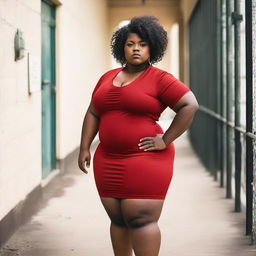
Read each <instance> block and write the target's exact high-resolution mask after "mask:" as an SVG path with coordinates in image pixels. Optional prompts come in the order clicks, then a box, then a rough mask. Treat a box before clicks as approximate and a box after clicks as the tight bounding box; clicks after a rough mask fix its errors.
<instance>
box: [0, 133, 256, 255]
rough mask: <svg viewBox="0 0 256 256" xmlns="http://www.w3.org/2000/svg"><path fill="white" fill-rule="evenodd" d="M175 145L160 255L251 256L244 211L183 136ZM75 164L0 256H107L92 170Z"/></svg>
mask: <svg viewBox="0 0 256 256" xmlns="http://www.w3.org/2000/svg"><path fill="white" fill-rule="evenodd" d="M93 145H94V147H93V149H95V146H96V145H95V144H93ZM175 146H176V160H175V172H174V176H173V180H172V183H171V185H170V188H169V191H168V194H167V198H166V201H165V205H164V208H163V212H162V216H161V218H160V221H159V225H160V229H161V231H162V245H161V250H160V255H161V256H231V255H232V256H255V255H256V248H255V247H253V246H251V245H250V239H249V236H245V235H244V233H245V231H244V222H245V219H244V218H245V217H244V215H245V214H244V210H243V211H242V212H241V213H235V212H233V207H234V206H233V205H234V203H233V199H226V198H225V189H223V188H219V185H218V182H215V181H214V180H213V178H212V177H211V176H209V174H208V172H206V171H205V169H204V167H203V166H202V165H201V163H200V162H199V160H198V158H197V157H196V155H195V154H194V152H193V150H192V148H191V147H190V144H189V141H188V139H187V134H183V135H182V136H181V137H179V138H178V139H177V140H176V141H175ZM76 161H77V160H76V159H73V161H72V162H70V165H69V167H68V172H66V173H65V174H64V175H58V176H56V177H55V178H54V179H53V180H52V181H51V182H50V183H49V184H48V185H47V188H46V190H45V193H44V202H43V207H42V209H41V210H40V211H39V212H38V213H37V214H36V215H34V216H33V217H32V219H31V220H30V221H29V222H28V223H27V224H25V225H24V226H22V227H21V228H20V229H18V231H17V232H16V233H15V234H14V235H13V236H12V237H11V238H10V239H9V241H8V242H7V243H6V244H5V246H4V247H3V248H2V249H1V251H0V252H1V253H0V255H1V256H14V255H19V256H72V255H75V256H91V255H96V256H111V255H113V253H112V248H111V242H110V237H109V220H108V217H107V215H106V214H105V212H104V209H103V207H102V206H101V203H100V200H99V197H98V195H97V192H96V187H95V184H94V179H93V172H92V166H91V167H90V169H89V174H88V175H87V176H86V175H85V174H83V173H82V172H81V171H80V170H79V169H78V167H77V164H76Z"/></svg>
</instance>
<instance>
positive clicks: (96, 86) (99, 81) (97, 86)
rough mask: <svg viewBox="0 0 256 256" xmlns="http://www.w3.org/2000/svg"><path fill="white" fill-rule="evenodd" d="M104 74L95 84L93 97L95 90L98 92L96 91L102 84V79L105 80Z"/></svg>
mask: <svg viewBox="0 0 256 256" xmlns="http://www.w3.org/2000/svg"><path fill="white" fill-rule="evenodd" d="M104 75H105V74H104ZM104 75H102V76H101V77H100V79H99V80H98V82H97V84H96V85H95V87H94V89H93V91H92V96H91V97H93V96H94V94H95V92H96V91H97V90H98V88H99V87H100V84H101V82H102V80H103V77H104Z"/></svg>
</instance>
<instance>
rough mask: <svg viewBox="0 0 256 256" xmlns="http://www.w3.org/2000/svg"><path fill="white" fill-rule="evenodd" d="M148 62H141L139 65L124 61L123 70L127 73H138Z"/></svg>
mask: <svg viewBox="0 0 256 256" xmlns="http://www.w3.org/2000/svg"><path fill="white" fill-rule="evenodd" d="M149 65H150V64H149V63H148V62H144V63H142V64H139V65H132V64H130V63H126V65H125V67H124V70H125V71H126V72H127V73H138V72H141V71H143V70H145V69H146V68H147V67H148V66H149Z"/></svg>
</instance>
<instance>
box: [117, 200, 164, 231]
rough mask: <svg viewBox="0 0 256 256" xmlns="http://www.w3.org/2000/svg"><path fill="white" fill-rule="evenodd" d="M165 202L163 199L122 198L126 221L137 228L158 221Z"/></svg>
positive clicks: (123, 213) (122, 210)
mask: <svg viewBox="0 0 256 256" xmlns="http://www.w3.org/2000/svg"><path fill="white" fill-rule="evenodd" d="M163 204H164V200H163V199H122V200H121V212H122V216H123V219H124V221H125V223H126V224H127V225H128V226H129V227H132V228H136V227H141V226H144V225H147V224H149V223H152V222H157V221H158V219H159V217H160V215H161V211H162V208H163Z"/></svg>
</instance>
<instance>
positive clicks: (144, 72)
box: [111, 65, 152, 88]
mask: <svg viewBox="0 0 256 256" xmlns="http://www.w3.org/2000/svg"><path fill="white" fill-rule="evenodd" d="M151 67H152V65H149V66H148V67H147V68H146V69H145V70H144V71H143V72H142V73H141V74H140V75H139V76H137V77H136V78H135V79H134V80H132V81H131V82H130V83H129V84H126V85H124V86H117V85H114V83H113V81H114V79H115V78H116V77H117V75H118V74H119V73H120V72H121V71H123V69H124V68H125V67H121V68H119V69H117V73H115V75H114V77H112V79H111V85H112V86H113V87H116V88H124V87H126V86H130V85H132V84H133V83H135V82H136V81H137V80H138V79H139V78H142V76H144V75H145V74H146V72H147V71H148V70H149V69H150V68H151Z"/></svg>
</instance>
